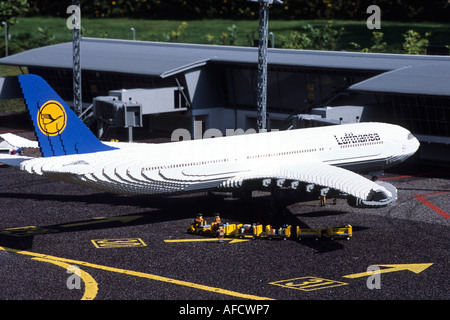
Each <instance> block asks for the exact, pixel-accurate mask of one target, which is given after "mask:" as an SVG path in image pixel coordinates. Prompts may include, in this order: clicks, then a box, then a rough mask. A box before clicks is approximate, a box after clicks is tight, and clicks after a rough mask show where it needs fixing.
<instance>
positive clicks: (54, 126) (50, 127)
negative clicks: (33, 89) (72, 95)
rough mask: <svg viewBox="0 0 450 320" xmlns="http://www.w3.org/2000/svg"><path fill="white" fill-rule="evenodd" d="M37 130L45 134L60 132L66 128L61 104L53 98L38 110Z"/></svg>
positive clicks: (64, 113) (65, 116)
mask: <svg viewBox="0 0 450 320" xmlns="http://www.w3.org/2000/svg"><path fill="white" fill-rule="evenodd" d="M37 120H38V121H37V122H38V126H39V130H41V132H42V133H43V134H45V135H46V136H56V135H57V134H61V133H62V132H63V131H64V129H65V128H66V124H67V114H66V111H65V110H64V108H63V106H62V105H61V104H60V103H59V102H58V101H54V100H49V101H47V102H46V103H44V104H43V105H42V107H41V109H39V112H38V119H37Z"/></svg>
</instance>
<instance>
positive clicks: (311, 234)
mask: <svg viewBox="0 0 450 320" xmlns="http://www.w3.org/2000/svg"><path fill="white" fill-rule="evenodd" d="M296 235H297V239H298V240H302V239H305V238H314V239H315V240H319V238H320V237H321V236H322V229H321V228H320V227H318V228H317V229H307V228H300V227H298V226H297V233H296Z"/></svg>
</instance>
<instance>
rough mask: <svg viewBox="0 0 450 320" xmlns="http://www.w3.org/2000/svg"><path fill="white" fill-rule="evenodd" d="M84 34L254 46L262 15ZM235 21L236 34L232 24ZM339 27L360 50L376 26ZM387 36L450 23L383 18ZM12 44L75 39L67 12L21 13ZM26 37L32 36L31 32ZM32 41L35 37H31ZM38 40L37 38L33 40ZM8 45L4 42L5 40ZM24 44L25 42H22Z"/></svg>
mask: <svg viewBox="0 0 450 320" xmlns="http://www.w3.org/2000/svg"><path fill="white" fill-rule="evenodd" d="M81 22H82V27H83V36H85V37H94V38H111V39H129V40H131V39H132V31H131V30H130V28H131V27H133V28H135V30H136V40H142V41H174V42H184V43H198V44H208V43H212V44H227V45H229V44H233V45H238V46H251V45H253V39H257V38H258V19H255V20H254V21H253V20H224V19H213V20H193V21H187V27H186V28H185V29H184V30H183V31H182V32H181V34H180V35H179V36H178V37H175V36H174V37H170V36H169V37H168V35H170V34H171V33H173V32H176V31H177V30H178V28H179V26H180V24H181V23H182V22H181V21H176V20H139V19H128V18H123V19H87V18H85V19H83V18H82V20H81ZM327 23H328V21H326V20H298V21H297V20H295V21H294V20H288V21H285V20H270V22H269V31H270V32H273V33H274V35H275V46H276V47H280V45H281V42H280V38H281V37H282V36H287V35H289V34H290V33H291V32H292V31H299V32H301V31H303V30H304V27H305V26H306V25H308V24H311V25H313V26H324V25H326V24H327ZM233 25H234V26H235V29H234V34H231V33H232V30H231V28H232V26H233ZM333 27H334V28H339V29H340V28H344V31H343V33H342V37H341V38H340V39H339V41H338V50H349V51H351V50H354V49H353V47H352V46H351V45H350V42H356V43H358V44H360V45H361V46H362V47H369V46H370V45H371V38H372V30H369V29H367V27H366V21H343V20H337V21H333ZM381 27H382V29H381V30H379V31H381V32H383V33H384V41H385V42H387V50H386V52H391V53H392V52H394V53H402V43H403V42H404V38H403V36H402V34H403V33H405V32H406V31H407V30H410V29H413V30H415V31H417V32H419V33H420V34H422V35H424V34H425V32H431V37H430V38H429V40H430V44H431V45H433V46H442V45H449V44H450V23H427V22H423V23H414V24H413V25H412V24H411V23H407V22H389V21H382V24H381ZM10 31H11V35H12V39H11V41H10V43H11V45H13V44H14V42H15V41H17V40H20V41H21V42H24V41H25V42H26V41H27V39H23V38H24V35H26V36H27V37H28V38H30V39H32V38H34V39H38V40H39V41H34V43H36V44H43V45H45V44H53V43H59V42H66V41H71V40H72V32H71V31H70V30H69V29H67V27H66V18H52V17H30V18H21V19H19V23H18V24H17V25H15V26H13V27H12V28H11V30H10ZM25 38H26V37H25ZM29 41H30V42H33V41H31V40H29ZM30 44H31V45H33V43H30ZM2 45H3V44H2ZM19 50H20V48H19Z"/></svg>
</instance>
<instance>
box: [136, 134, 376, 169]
mask: <svg viewBox="0 0 450 320" xmlns="http://www.w3.org/2000/svg"><path fill="white" fill-rule="evenodd" d="M382 143H383V142H382V141H375V142H366V143H355V144H347V145H341V148H350V147H361V146H368V145H374V144H382ZM324 150H325V148H313V149H302V150H295V151H285V152H278V153H268V154H258V155H251V156H247V159H259V158H269V157H275V156H287V155H294V154H302V153H311V152H317V151H324ZM228 161H229V159H219V160H208V161H196V162H190V163H180V164H170V165H162V166H155V167H146V168H143V169H142V171H149V170H161V169H173V168H184V167H192V166H200V165H205V164H215V163H225V162H228Z"/></svg>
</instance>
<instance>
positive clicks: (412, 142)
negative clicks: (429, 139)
mask: <svg viewBox="0 0 450 320" xmlns="http://www.w3.org/2000/svg"><path fill="white" fill-rule="evenodd" d="M419 147H420V142H419V140H417V138H416V137H414V135H413V134H412V133H411V132H409V133H408V136H407V145H406V150H405V153H406V154H408V155H413V154H414V153H416V151H417V150H418V149H419Z"/></svg>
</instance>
